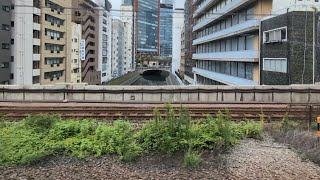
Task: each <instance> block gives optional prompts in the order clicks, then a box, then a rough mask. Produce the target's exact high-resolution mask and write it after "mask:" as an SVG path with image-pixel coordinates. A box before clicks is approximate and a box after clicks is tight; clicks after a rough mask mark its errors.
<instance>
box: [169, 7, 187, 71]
mask: <svg viewBox="0 0 320 180" xmlns="http://www.w3.org/2000/svg"><path fill="white" fill-rule="evenodd" d="M172 17H173V26H172V73H175V72H180V69H181V66H180V64H181V62H180V60H181V41H182V39H181V33H182V28H183V27H184V9H175V10H174V11H173V16H172ZM183 40H184V37H183ZM183 47H184V45H183Z"/></svg>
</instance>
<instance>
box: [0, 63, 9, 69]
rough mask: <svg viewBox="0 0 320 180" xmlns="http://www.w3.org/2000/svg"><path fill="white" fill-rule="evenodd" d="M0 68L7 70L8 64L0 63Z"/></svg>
mask: <svg viewBox="0 0 320 180" xmlns="http://www.w3.org/2000/svg"><path fill="white" fill-rule="evenodd" d="M0 67H1V68H9V63H8V62H4V63H1V65H0Z"/></svg>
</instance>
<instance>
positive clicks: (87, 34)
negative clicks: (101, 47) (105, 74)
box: [71, 0, 101, 85]
mask: <svg viewBox="0 0 320 180" xmlns="http://www.w3.org/2000/svg"><path fill="white" fill-rule="evenodd" d="M72 7H73V9H72V13H71V14H72V21H73V22H75V23H77V24H81V25H82V39H83V40H85V58H84V59H85V60H83V61H82V65H81V66H82V68H81V69H82V74H81V75H82V82H84V83H88V84H93V85H95V84H100V83H101V71H99V69H98V67H99V62H98V44H97V43H98V42H99V26H98V18H99V11H98V10H97V9H96V8H97V7H98V5H97V4H95V3H94V2H92V1H91V0H72Z"/></svg>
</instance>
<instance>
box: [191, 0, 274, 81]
mask: <svg viewBox="0 0 320 180" xmlns="http://www.w3.org/2000/svg"><path fill="white" fill-rule="evenodd" d="M194 2H195V3H194V14H193V17H194V20H195V26H194V27H193V32H194V33H195V36H196V39H195V40H194V41H193V45H194V46H195V47H196V52H195V53H194V54H193V59H194V60H195V61H196V67H194V68H193V72H194V81H195V82H196V84H203V85H259V84H260V82H259V81H260V69H259V49H260V40H259V39H260V38H259V25H260V21H261V19H262V18H263V17H264V16H266V14H270V13H271V11H272V0H255V1H252V0H233V1H231V0H220V1H211V0H197V1H194Z"/></svg>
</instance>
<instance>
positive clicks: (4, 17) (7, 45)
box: [0, 0, 14, 84]
mask: <svg viewBox="0 0 320 180" xmlns="http://www.w3.org/2000/svg"><path fill="white" fill-rule="evenodd" d="M0 6H1V9H0V25H1V29H0V44H1V47H0V84H9V82H10V59H11V51H10V50H11V49H12V44H13V43H14V41H11V28H12V27H11V10H12V7H11V0H4V1H1V4H0Z"/></svg>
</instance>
